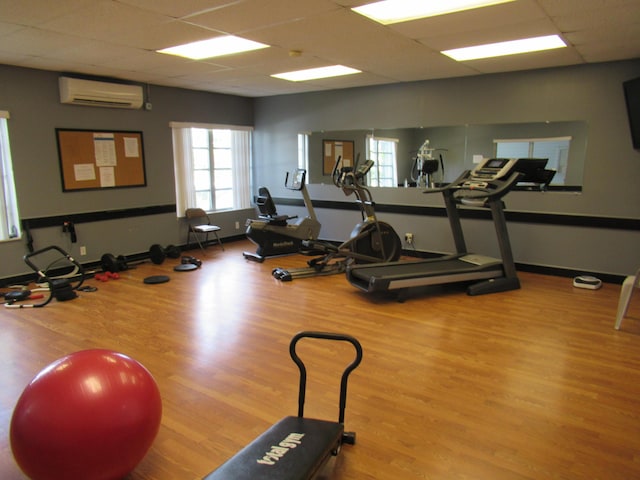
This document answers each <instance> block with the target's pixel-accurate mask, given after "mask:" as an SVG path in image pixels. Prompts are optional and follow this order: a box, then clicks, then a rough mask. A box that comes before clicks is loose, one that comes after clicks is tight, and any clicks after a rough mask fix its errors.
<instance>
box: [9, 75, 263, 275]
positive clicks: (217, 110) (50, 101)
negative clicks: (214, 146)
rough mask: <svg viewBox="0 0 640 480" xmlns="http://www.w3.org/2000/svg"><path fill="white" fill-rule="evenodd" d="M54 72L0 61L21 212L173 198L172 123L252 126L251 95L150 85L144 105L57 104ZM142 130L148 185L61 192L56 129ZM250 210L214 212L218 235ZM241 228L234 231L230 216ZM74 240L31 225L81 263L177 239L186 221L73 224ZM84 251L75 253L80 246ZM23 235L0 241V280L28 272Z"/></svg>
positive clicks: (158, 218)
mask: <svg viewBox="0 0 640 480" xmlns="http://www.w3.org/2000/svg"><path fill="white" fill-rule="evenodd" d="M58 76H59V74H57V73H54V72H46V71H40V70H32V69H23V68H17V67H10V66H3V65H0V110H8V111H9V113H10V115H11V118H10V121H9V135H10V141H11V151H12V157H13V164H14V173H15V180H16V188H17V194H18V204H19V209H20V217H21V218H27V219H29V218H41V217H51V216H58V215H66V214H75V213H87V212H101V211H111V210H123V209H130V208H140V207H151V206H159V205H171V204H175V187H174V174H173V151H172V142H171V129H170V127H169V122H171V121H184V122H188V121H192V122H204V123H221V124H235V125H252V124H253V100H252V99H249V98H243V97H236V96H230V95H218V94H212V93H205V92H198V91H192V90H184V89H176V88H166V87H158V86H150V87H149V90H148V92H149V99H148V100H149V101H151V102H152V104H153V109H152V110H151V111H145V110H121V109H112V108H97V107H83V106H75V105H62V104H60V100H59V94H58ZM58 127H60V128H78V129H89V130H100V129H104V130H137V131H142V133H143V139H144V152H145V163H146V177H147V186H146V187H141V188H118V189H105V190H99V191H75V192H66V193H65V192H63V191H62V186H61V180H60V169H59V160H58V151H57V144H56V136H55V129H56V128H58ZM253 215H254V212H253V210H252V209H251V210H248V211H240V212H227V213H221V214H218V215H216V216H215V222H216V223H217V224H219V225H220V226H221V227H222V228H223V230H222V236H231V235H238V234H242V233H243V231H244V222H245V220H246V218H247V217H251V216H253ZM236 221H237V222H239V225H240V228H239V229H237V230H236V228H235V224H236V223H235V222H236ZM76 231H77V234H78V243H77V244H71V243H70V239H69V235H67V234H63V233H62V226H60V227H55V228H53V227H51V228H44V229H37V230H34V231H33V237H34V240H35V243H34V247H35V248H36V249H39V248H44V247H46V246H49V245H58V246H60V247H61V248H63V249H65V250H66V251H68V252H69V253H71V255H73V256H74V257H76V258H77V259H78V260H80V261H82V262H89V261H95V260H99V259H100V257H101V255H102V254H103V253H106V252H110V253H113V254H114V255H131V254H135V253H140V252H145V251H147V250H148V248H149V246H150V245H152V244H153V243H159V244H161V245H163V246H166V245H168V244H184V242H185V241H186V225H185V224H184V222H183V221H181V220H178V218H177V216H176V214H175V213H168V214H158V215H151V216H142V217H134V218H127V219H122V220H109V221H104V222H92V223H80V224H77V225H76ZM80 245H84V246H86V247H87V255H86V256H84V257H80V256H79V246H80ZM25 253H27V249H26V246H25V241H24V240H23V239H22V240H19V241H8V242H3V243H0V256H1V258H2V262H1V263H0V279H1V278H6V277H10V276H15V275H19V274H22V273H26V272H30V270H29V268H28V267H27V266H26V264H25V263H24V262H23V261H22V257H23V255H24V254H25Z"/></svg>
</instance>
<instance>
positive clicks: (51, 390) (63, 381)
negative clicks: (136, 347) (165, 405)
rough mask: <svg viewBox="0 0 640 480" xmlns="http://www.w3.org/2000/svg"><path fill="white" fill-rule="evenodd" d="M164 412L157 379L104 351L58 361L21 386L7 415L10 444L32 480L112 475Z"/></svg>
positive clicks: (134, 455) (134, 456) (111, 478)
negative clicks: (8, 415) (9, 413)
mask: <svg viewBox="0 0 640 480" xmlns="http://www.w3.org/2000/svg"><path fill="white" fill-rule="evenodd" d="M161 417H162V401H161V400H160V392H159V390H158V386H157V385H156V382H155V380H154V379H153V377H152V376H151V374H150V373H149V371H148V370H147V369H146V368H145V367H143V366H142V365H141V364H140V363H138V362H137V361H135V360H133V359H132V358H130V357H128V356H126V355H123V354H121V353H117V352H113V351H110V350H83V351H80V352H76V353H72V354H70V355H67V356H66V357H63V358H61V359H59V360H56V361H55V362H53V363H52V364H50V365H49V366H47V367H46V368H45V369H44V370H42V371H41V372H40V373H39V374H38V375H36V377H35V378H34V379H33V380H32V381H31V382H30V383H29V385H27V387H26V388H25V390H24V391H23V392H22V395H21V396H20V398H19V399H18V403H17V404H16V407H15V409H14V411H13V416H12V417H11V431H10V438H11V449H12V451H13V456H14V458H15V459H16V462H17V463H18V465H19V466H20V468H21V469H22V471H23V472H24V473H25V474H26V475H27V476H28V477H30V478H31V479H33V480H58V479H60V480H62V479H65V480H69V479H82V480H116V479H121V478H123V477H124V476H126V475H127V474H128V473H129V472H131V471H132V470H133V469H134V468H135V467H136V465H137V464H138V463H139V462H140V460H142V458H143V457H144V456H145V454H146V453H147V451H148V450H149V448H150V447H151V444H152V443H153V440H154V438H155V437H156V434H157V433H158V429H159V428H160V419H161Z"/></svg>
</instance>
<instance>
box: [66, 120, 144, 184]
mask: <svg viewBox="0 0 640 480" xmlns="http://www.w3.org/2000/svg"><path fill="white" fill-rule="evenodd" d="M56 137H57V140H58V156H59V159H60V173H61V176H62V190H63V191H64V192H70V191H75V190H96V189H103V188H124V187H144V186H146V184H147V178H146V172H145V165H144V146H143V141H142V132H134V131H106V130H71V129H62V128H57V129H56Z"/></svg>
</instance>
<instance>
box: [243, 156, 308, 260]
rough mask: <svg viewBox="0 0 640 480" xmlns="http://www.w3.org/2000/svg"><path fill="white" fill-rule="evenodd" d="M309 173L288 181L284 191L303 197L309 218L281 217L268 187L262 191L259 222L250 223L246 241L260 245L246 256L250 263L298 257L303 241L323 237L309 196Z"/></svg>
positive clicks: (298, 173) (301, 171) (301, 172)
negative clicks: (279, 257) (278, 256)
mask: <svg viewBox="0 0 640 480" xmlns="http://www.w3.org/2000/svg"><path fill="white" fill-rule="evenodd" d="M306 174H307V171H306V170H304V169H302V168H299V169H297V170H296V171H295V172H294V173H293V175H289V172H287V176H286V178H285V181H284V184H285V187H286V188H288V189H289V190H295V191H299V192H300V193H301V194H302V199H303V201H304V206H305V207H306V209H307V216H305V217H303V218H298V217H297V216H288V215H278V212H277V210H276V205H275V203H274V201H273V199H272V198H271V194H270V193H269V190H268V189H267V188H266V187H260V189H259V190H258V197H257V199H256V205H257V207H258V210H259V212H260V214H259V216H258V219H256V220H254V219H250V220H247V224H246V225H247V231H246V234H247V238H248V239H249V240H251V241H252V242H253V243H254V244H256V245H257V249H256V253H251V252H244V253H243V256H244V258H246V259H247V260H253V261H256V262H262V261H264V259H265V257H271V256H277V255H287V254H290V253H297V252H299V251H301V250H304V248H303V241H305V240H316V239H317V238H318V235H319V234H320V227H321V225H320V222H319V221H318V219H317V218H316V214H315V211H314V210H313V204H312V203H311V198H310V197H309V192H308V191H307V187H306V185H305V177H306Z"/></svg>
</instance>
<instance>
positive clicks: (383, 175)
mask: <svg viewBox="0 0 640 480" xmlns="http://www.w3.org/2000/svg"><path fill="white" fill-rule="evenodd" d="M397 145H398V139H396V138H377V137H374V136H372V135H369V136H367V159H368V160H373V161H374V162H375V163H374V165H373V167H372V168H371V170H369V173H368V175H367V184H368V185H369V186H370V187H397V186H398V173H397V168H396V163H397V162H396V156H397V155H396V152H397V150H398V149H397Z"/></svg>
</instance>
